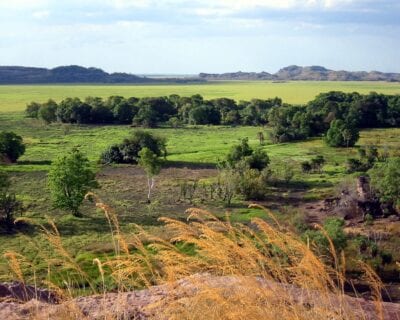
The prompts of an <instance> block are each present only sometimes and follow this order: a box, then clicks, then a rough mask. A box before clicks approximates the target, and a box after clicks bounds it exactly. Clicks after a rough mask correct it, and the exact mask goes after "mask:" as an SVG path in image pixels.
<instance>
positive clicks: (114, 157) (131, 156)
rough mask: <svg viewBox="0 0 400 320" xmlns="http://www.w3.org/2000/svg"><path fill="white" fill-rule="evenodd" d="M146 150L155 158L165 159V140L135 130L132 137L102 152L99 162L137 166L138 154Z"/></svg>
mask: <svg viewBox="0 0 400 320" xmlns="http://www.w3.org/2000/svg"><path fill="white" fill-rule="evenodd" d="M143 148H148V149H149V150H150V151H151V152H153V153H154V154H155V155H156V156H157V157H161V156H164V157H166V154H167V149H166V140H165V139H164V138H162V137H157V136H155V135H153V134H151V133H150V132H146V131H143V130H136V131H134V132H133V134H132V136H131V137H129V138H126V139H124V141H123V142H122V143H121V144H119V145H113V146H111V147H109V148H108V149H107V150H106V151H104V152H103V153H102V155H101V159H100V161H101V162H102V163H104V164H110V163H131V164H137V163H138V160H139V158H140V156H139V152H140V150H142V149H143Z"/></svg>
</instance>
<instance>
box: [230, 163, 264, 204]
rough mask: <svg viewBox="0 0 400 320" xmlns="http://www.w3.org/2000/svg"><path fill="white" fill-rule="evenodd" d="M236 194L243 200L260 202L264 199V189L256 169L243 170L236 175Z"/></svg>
mask: <svg viewBox="0 0 400 320" xmlns="http://www.w3.org/2000/svg"><path fill="white" fill-rule="evenodd" d="M236 190H237V193H239V194H241V195H243V196H244V199H245V200H262V199H264V198H265V194H266V188H265V184H264V182H263V179H262V176H261V174H260V172H259V171H258V170H256V169H250V168H245V169H243V170H241V172H239V173H237V175H236Z"/></svg>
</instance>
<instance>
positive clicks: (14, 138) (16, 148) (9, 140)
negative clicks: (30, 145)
mask: <svg viewBox="0 0 400 320" xmlns="http://www.w3.org/2000/svg"><path fill="white" fill-rule="evenodd" d="M24 153H25V145H24V143H23V141H22V137H21V136H19V135H17V134H15V133H14V132H7V131H3V132H0V156H1V155H2V156H5V157H6V158H7V159H8V160H10V161H11V162H16V161H17V160H18V158H19V157H20V156H22V155H23V154H24Z"/></svg>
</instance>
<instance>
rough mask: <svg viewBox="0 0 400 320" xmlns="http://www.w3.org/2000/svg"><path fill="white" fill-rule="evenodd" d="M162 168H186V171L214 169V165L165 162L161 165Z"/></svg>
mask: <svg viewBox="0 0 400 320" xmlns="http://www.w3.org/2000/svg"><path fill="white" fill-rule="evenodd" d="M163 168H165V169H168V168H188V169H215V168H216V165H215V163H207V162H185V161H170V160H167V161H165V162H164V164H163Z"/></svg>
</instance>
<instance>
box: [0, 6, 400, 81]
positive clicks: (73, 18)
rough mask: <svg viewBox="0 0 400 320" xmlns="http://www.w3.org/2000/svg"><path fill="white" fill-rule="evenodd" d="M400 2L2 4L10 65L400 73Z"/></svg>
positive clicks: (0, 19) (3, 60)
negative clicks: (300, 67) (293, 67)
mask: <svg viewBox="0 0 400 320" xmlns="http://www.w3.org/2000/svg"><path fill="white" fill-rule="evenodd" d="M399 52H400V0H373V1H372V0H193V1H186V0H102V1H100V0H0V65H24V66H40V67H54V66H58V65H71V64H78V65H83V66H87V67H88V66H95V67H100V68H103V69H104V70H106V71H109V72H113V71H125V72H131V73H163V74H165V73H174V74H189V73H198V72H228V71H238V70H242V71H263V70H264V71H268V72H276V71H277V70H278V69H279V68H281V67H284V66H287V65H291V64H297V65H323V66H326V67H328V68H331V69H346V70H367V71H368V70H380V71H387V72H388V71H393V72H400V55H399Z"/></svg>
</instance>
